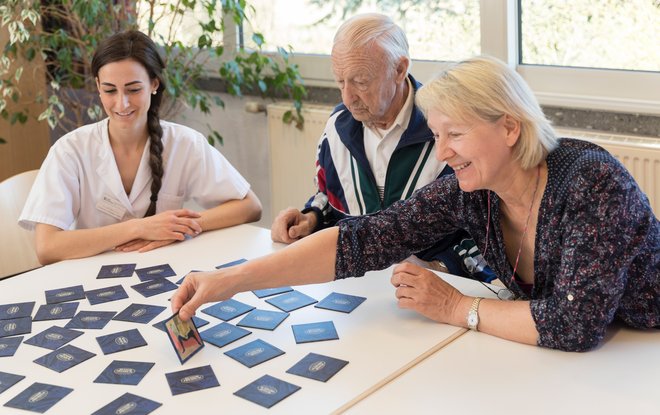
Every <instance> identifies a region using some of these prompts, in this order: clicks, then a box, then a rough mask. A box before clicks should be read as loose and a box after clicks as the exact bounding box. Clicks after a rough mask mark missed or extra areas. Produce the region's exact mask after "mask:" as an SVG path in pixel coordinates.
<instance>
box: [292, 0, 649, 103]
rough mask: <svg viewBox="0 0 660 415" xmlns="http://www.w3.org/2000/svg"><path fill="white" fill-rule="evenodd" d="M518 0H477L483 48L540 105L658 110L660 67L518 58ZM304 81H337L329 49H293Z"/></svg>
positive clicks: (415, 67) (429, 67)
mask: <svg viewBox="0 0 660 415" xmlns="http://www.w3.org/2000/svg"><path fill="white" fill-rule="evenodd" d="M518 8H519V2H518V0H480V16H481V17H480V19H481V20H480V24H481V53H482V54H485V55H490V56H494V57H497V58H499V59H502V60H503V61H505V62H507V64H508V65H510V66H511V67H512V68H515V69H516V71H517V72H518V73H519V74H520V75H521V76H522V77H523V78H524V79H525V80H526V81H527V83H528V84H529V85H530V87H531V88H532V91H534V93H535V95H536V97H537V99H538V100H539V102H540V103H541V104H542V105H548V106H558V107H567V108H579V109H589V110H602V111H611V112H623V113H643V114H651V115H660V94H658V93H657V88H655V89H654V88H650V87H649V86H650V85H660V72H643V71H627V70H608V69H591V68H575V67H559V66H543V65H525V64H520V63H519V61H520V59H519V55H520V52H519V48H520V46H519V40H518V39H519V38H518V32H519V28H520V21H519V14H518ZM290 61H291V62H292V63H295V64H297V65H298V67H299V69H300V73H301V75H302V77H303V79H304V80H305V84H306V85H307V86H317V87H336V85H335V82H334V78H333V75H332V71H331V69H330V57H329V56H328V55H303V54H300V55H298V54H294V55H292V56H291V58H290ZM446 64H447V62H443V61H421V60H413V62H412V66H411V70H410V72H411V73H412V74H413V76H414V77H415V78H417V79H418V80H419V81H420V82H426V81H428V80H429V79H430V78H431V77H432V76H433V74H435V73H437V72H438V71H440V70H441V69H442V68H443V67H444V66H445V65H446Z"/></svg>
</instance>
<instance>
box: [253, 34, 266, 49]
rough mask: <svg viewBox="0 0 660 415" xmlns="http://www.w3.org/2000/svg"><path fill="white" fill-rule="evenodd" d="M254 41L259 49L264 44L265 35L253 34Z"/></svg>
mask: <svg viewBox="0 0 660 415" xmlns="http://www.w3.org/2000/svg"><path fill="white" fill-rule="evenodd" d="M252 41H253V42H254V43H255V44H256V45H257V46H259V47H261V45H263V44H264V35H262V34H261V33H253V34H252Z"/></svg>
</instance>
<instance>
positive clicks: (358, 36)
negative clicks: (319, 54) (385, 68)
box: [332, 13, 410, 65]
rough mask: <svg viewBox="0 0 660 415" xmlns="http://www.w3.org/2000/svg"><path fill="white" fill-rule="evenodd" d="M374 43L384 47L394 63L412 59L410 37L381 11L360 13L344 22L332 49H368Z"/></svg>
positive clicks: (338, 30) (336, 35)
mask: <svg viewBox="0 0 660 415" xmlns="http://www.w3.org/2000/svg"><path fill="white" fill-rule="evenodd" d="M374 44H375V45H378V46H380V47H381V48H382V50H383V52H384V53H385V54H386V56H387V57H388V59H389V61H390V63H392V64H393V65H394V64H396V63H397V62H398V61H399V60H400V59H401V58H404V57H405V58H406V59H407V60H408V61H410V53H409V52H408V39H407V38H406V34H405V33H404V32H403V29H401V28H400V27H399V26H397V25H396V23H394V22H393V21H392V19H390V18H389V17H387V16H385V15H383V14H379V13H365V14H358V15H355V16H353V17H351V18H350V19H348V20H346V21H345V22H344V23H342V25H341V26H339V29H337V33H336V34H335V39H334V42H333V46H332V49H333V51H334V50H335V48H336V47H342V48H343V47H350V48H351V49H364V48H367V49H368V48H370V47H371V46H373V45H374Z"/></svg>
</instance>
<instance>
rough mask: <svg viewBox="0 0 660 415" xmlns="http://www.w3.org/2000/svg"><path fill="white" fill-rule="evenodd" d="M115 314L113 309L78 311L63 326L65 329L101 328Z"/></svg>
mask: <svg viewBox="0 0 660 415" xmlns="http://www.w3.org/2000/svg"><path fill="white" fill-rule="evenodd" d="M115 314H116V313H115V312H114V311H79V312H78V314H76V315H75V316H74V317H73V318H72V319H71V320H69V322H68V323H66V326H64V327H65V328H67V329H97V330H98V329H102V328H103V327H105V325H106V324H108V322H109V321H110V320H112V318H113V317H114V316H115Z"/></svg>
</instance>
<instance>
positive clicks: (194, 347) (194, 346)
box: [163, 313, 204, 364]
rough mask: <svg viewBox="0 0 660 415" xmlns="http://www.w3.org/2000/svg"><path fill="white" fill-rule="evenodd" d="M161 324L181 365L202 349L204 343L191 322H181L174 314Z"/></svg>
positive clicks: (177, 315) (177, 314)
mask: <svg viewBox="0 0 660 415" xmlns="http://www.w3.org/2000/svg"><path fill="white" fill-rule="evenodd" d="M163 324H164V325H165V331H166V332H167V337H168V338H169V339H170V342H171V343H172V347H173V348H174V351H175V352H176V355H177V357H178V358H179V361H180V362H181V364H183V363H185V362H186V361H187V360H188V359H190V358H191V357H192V356H193V355H194V354H195V353H197V352H199V351H200V350H202V348H203V347H204V341H203V340H202V337H201V336H200V335H199V331H197V327H195V323H194V322H193V320H188V321H183V320H181V319H180V318H179V313H176V314H174V315H173V316H172V317H170V318H169V319H167V320H165V322H164V323H163Z"/></svg>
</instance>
